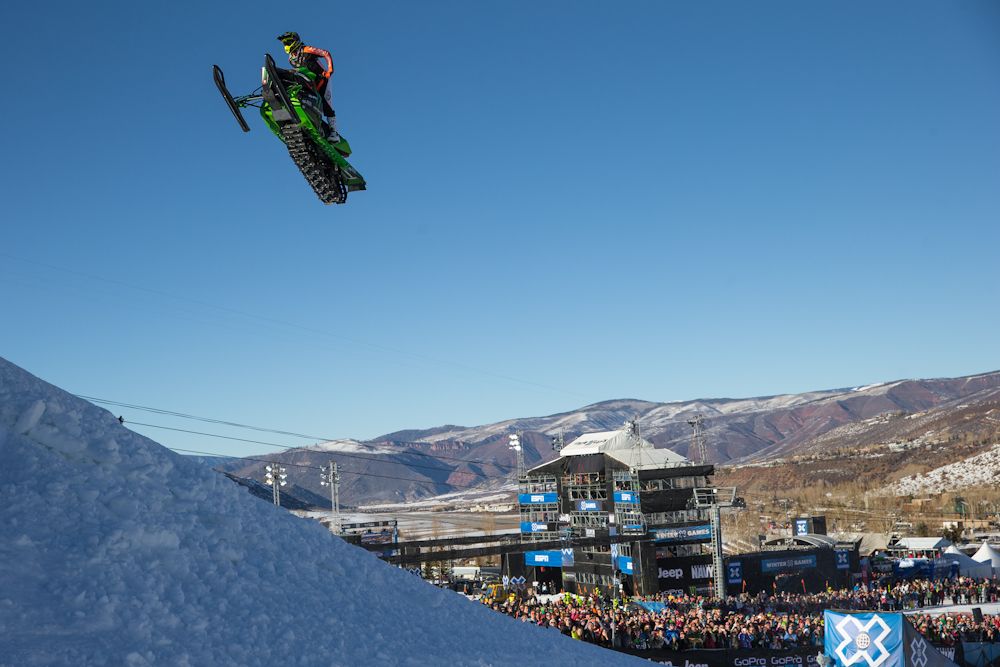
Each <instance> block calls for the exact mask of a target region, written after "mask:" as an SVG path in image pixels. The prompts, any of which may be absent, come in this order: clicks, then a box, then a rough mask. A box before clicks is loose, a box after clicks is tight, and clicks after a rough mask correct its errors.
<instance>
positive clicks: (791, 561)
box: [760, 554, 816, 574]
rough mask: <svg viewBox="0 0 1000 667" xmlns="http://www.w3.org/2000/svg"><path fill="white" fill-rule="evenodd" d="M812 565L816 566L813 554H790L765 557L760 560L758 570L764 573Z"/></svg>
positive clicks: (812, 566) (786, 570)
mask: <svg viewBox="0 0 1000 667" xmlns="http://www.w3.org/2000/svg"><path fill="white" fill-rule="evenodd" d="M814 567H816V556H815V554H814V555H812V556H790V557H788V558H765V559H764V560H762V561H761V562H760V571H761V572H763V573H764V574H773V573H775V572H788V571H789V570H801V569H803V568H814Z"/></svg>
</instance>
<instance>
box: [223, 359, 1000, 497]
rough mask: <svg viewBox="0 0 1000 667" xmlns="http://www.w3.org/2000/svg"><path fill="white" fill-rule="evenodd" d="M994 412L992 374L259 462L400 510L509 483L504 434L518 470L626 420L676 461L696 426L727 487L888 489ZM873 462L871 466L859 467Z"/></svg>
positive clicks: (949, 451) (990, 422)
mask: <svg viewBox="0 0 1000 667" xmlns="http://www.w3.org/2000/svg"><path fill="white" fill-rule="evenodd" d="M998 404H1000V372H991V373H983V374H979V375H973V376H968V377H960V378H938V379H930V380H899V381H894V382H887V383H882V384H876V385H869V386H864V387H854V388H844V389H828V390H820V391H813V392H806V393H801V394H783V395H778V396H764V397H755V398H735V399H734V398H708V399H696V400H691V401H680V402H672V403H654V402H650V401H642V400H636V399H616V400H609V401H603V402H601V403H595V404H593V405H588V406H585V407H582V408H580V409H579V410H574V411H571V412H564V413H560V414H555V415H549V416H545V417H526V418H519V419H510V420H507V421H502V422H497V423H494V424H487V425H483V426H469V427H466V426H440V427H436V428H431V429H424V430H416V429H414V430H404V431H397V432H395V433H391V434H387V435H385V436H382V437H379V438H375V439H374V440H371V441H368V442H359V441H355V440H341V441H334V442H330V443H324V444H323V445H319V446H314V447H309V448H299V449H294V450H289V451H287V452H282V453H280V454H276V455H270V456H267V457H266V458H268V459H272V460H281V461H285V462H289V463H293V464H296V467H292V466H289V470H288V474H289V480H290V481H291V482H293V483H294V484H295V485H296V486H297V487H300V488H301V489H303V490H306V491H310V492H312V493H313V494H315V496H317V497H328V494H327V493H326V492H325V489H324V488H323V487H321V486H320V483H319V482H320V477H319V471H318V470H316V469H313V470H310V469H309V466H312V467H314V468H318V467H319V466H320V465H324V464H326V463H327V462H328V461H329V460H330V459H331V458H334V459H336V460H337V461H338V464H339V465H340V467H341V469H342V471H343V475H342V479H343V484H342V487H341V499H342V501H343V502H345V503H348V504H354V503H359V502H363V503H372V502H400V501H407V500H414V499H419V498H424V497H427V496H432V495H440V494H443V493H450V492H454V491H460V490H463V489H465V488H467V487H471V486H485V487H490V486H498V485H499V484H500V483H501V482H502V481H503V480H504V479H505V478H508V479H509V477H510V475H511V471H512V470H513V467H514V464H515V459H514V454H513V452H512V451H510V449H509V448H508V439H507V436H508V435H509V434H511V433H514V432H518V433H520V434H521V442H522V445H523V448H524V457H525V462H526V463H527V465H528V466H529V467H531V466H534V465H537V464H539V463H543V462H545V461H548V460H551V459H552V458H554V457H555V453H554V452H553V451H552V448H551V444H550V443H551V438H552V437H553V436H555V435H559V434H562V435H563V437H564V438H565V440H566V442H569V441H570V440H572V439H573V438H575V437H576V436H578V435H580V434H582V433H588V432H593V431H605V430H612V429H617V428H619V427H621V426H622V424H624V422H625V421H627V420H632V419H637V420H638V421H639V425H640V428H641V431H642V435H643V437H644V438H645V439H647V440H649V441H650V442H652V443H653V444H655V445H656V446H658V447H666V448H669V449H671V450H673V451H675V452H678V453H680V454H682V455H685V456H688V455H689V452H688V449H689V447H690V446H691V427H690V426H689V425H688V424H687V421H688V420H689V419H691V418H693V417H694V416H695V415H701V416H702V419H703V423H704V427H703V428H704V440H705V443H706V445H707V449H708V459H709V461H710V462H713V463H716V464H717V465H726V466H737V467H734V468H733V469H732V471H731V472H726V473H725V475H727V478H731V479H733V480H738V479H741V477H742V476H743V475H742V474H741V473H739V472H738V471H739V470H741V469H745V470H751V469H757V468H758V467H759V466H760V465H761V464H768V469H771V470H775V467H774V465H773V463H774V462H775V461H782V462H788V461H790V460H798V459H800V458H802V457H806V458H809V457H812V458H813V459H816V461H817V463H816V466H814V467H816V470H817V471H819V470H823V471H825V472H808V470H806V469H803V470H799V471H798V472H797V473H796V474H797V475H799V476H800V477H801V476H802V475H806V478H807V479H818V478H822V476H824V475H825V476H827V477H831V478H837V477H843V476H847V475H851V476H853V477H854V478H857V474H855V473H853V472H851V471H852V470H853V468H852V467H851V466H834V467H831V466H830V465H826V466H825V467H824V466H823V465H821V464H820V463H819V461H821V460H824V459H826V460H827V461H828V462H829V459H831V458H844V457H846V458H848V459H851V458H857V457H856V456H855V455H857V454H860V453H864V456H871V457H872V458H871V460H870V461H869V463H868V464H866V466H865V468H864V469H865V470H867V471H871V472H872V474H876V473H875V471H877V474H878V475H880V479H886V480H889V479H890V478H894V477H893V475H894V474H895V473H896V472H899V471H903V470H905V469H906V468H907V467H908V466H911V464H912V463H913V461H911V459H913V458H914V457H915V456H917V458H918V459H919V467H921V468H925V467H926V466H928V465H931V464H934V465H946V464H948V463H953V462H955V461H958V460H961V459H963V458H965V457H966V456H973V455H975V454H979V453H982V452H983V451H985V450H986V449H989V447H990V446H991V445H992V444H993V443H994V442H996V438H997V429H996V426H997V425H998V422H997V421H996V418H995V417H994V416H992V415H993V413H991V410H993V409H994V408H995V407H996V406H997V405H998ZM996 415H1000V412H997V413H996ZM917 441H920V442H923V443H925V444H927V443H931V441H933V447H928V448H925V449H921V450H918V449H917V448H916V447H915V446H912V443H913V442H917ZM907 443H910V445H907ZM881 449H884V450H885V451H884V452H880V451H879V450H881ZM869 450H871V451H869ZM848 455H850V456H848ZM258 458H260V457H258ZM876 459H877V460H878V461H877V464H873V463H871V461H874V460H876ZM859 460H860V459H859ZM796 465H799V464H796ZM802 465H805V464H802ZM297 466H307V467H305V468H302V467H297ZM748 466H749V467H748ZM219 467H221V468H223V469H225V470H227V471H229V472H231V473H233V474H235V475H237V476H241V477H252V478H255V479H262V477H263V464H261V463H260V462H259V461H253V462H249V461H245V460H240V459H237V460H234V461H231V462H227V463H224V464H223V465H221V466H219ZM807 468H808V466H807ZM734 483H735V482H734ZM746 483H749V482H748V481H747V480H744V484H746ZM302 495H306V494H302Z"/></svg>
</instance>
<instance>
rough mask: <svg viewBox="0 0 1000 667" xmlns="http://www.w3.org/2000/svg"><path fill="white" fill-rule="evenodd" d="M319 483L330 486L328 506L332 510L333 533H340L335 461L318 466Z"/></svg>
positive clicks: (338, 495)
mask: <svg viewBox="0 0 1000 667" xmlns="http://www.w3.org/2000/svg"><path fill="white" fill-rule="evenodd" d="M320 470H321V471H322V472H321V473H320V485H321V486H329V487H330V508H331V509H332V510H333V533H334V535H340V526H341V524H340V469H339V468H337V462H336V461H332V460H331V461H330V465H329V466H323V467H321V468H320Z"/></svg>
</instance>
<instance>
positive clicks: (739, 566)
mask: <svg viewBox="0 0 1000 667" xmlns="http://www.w3.org/2000/svg"><path fill="white" fill-rule="evenodd" d="M726 582H727V583H730V584H739V583H742V582H743V563H742V562H740V561H738V560H734V561H730V562H729V563H727V564H726Z"/></svg>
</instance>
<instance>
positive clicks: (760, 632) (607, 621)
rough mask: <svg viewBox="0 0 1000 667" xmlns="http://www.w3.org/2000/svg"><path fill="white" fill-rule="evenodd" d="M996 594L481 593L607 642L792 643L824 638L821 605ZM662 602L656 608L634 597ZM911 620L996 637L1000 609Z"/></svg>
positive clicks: (879, 589) (642, 645)
mask: <svg viewBox="0 0 1000 667" xmlns="http://www.w3.org/2000/svg"><path fill="white" fill-rule="evenodd" d="M997 601H1000V581H997V580H996V579H993V580H978V581H977V580H973V579H969V578H964V577H959V578H956V579H951V580H934V581H930V580H915V581H902V582H884V583H879V584H873V585H868V586H862V585H859V586H856V587H855V588H853V589H842V590H828V591H827V592H825V593H817V594H795V593H778V594H774V595H771V594H766V593H759V594H756V595H749V594H745V593H744V594H741V595H736V596H730V597H727V598H726V599H725V600H718V599H714V598H707V597H702V596H692V595H680V596H678V595H668V594H663V595H659V596H647V597H645V598H634V599H612V598H610V597H608V596H602V595H597V594H592V595H589V596H580V595H573V594H568V593H565V594H561V595H558V596H546V595H540V594H538V595H536V594H535V592H534V591H533V590H529V591H528V592H527V594H518V593H511V594H510V595H509V596H508V597H506V598H502V599H498V600H484V602H485V604H487V605H489V606H490V607H491V608H492V609H494V610H496V611H498V612H501V613H505V614H508V615H510V616H513V617H514V618H516V619H518V620H521V621H523V622H525V623H534V624H536V625H539V626H543V627H549V628H555V629H557V630H558V631H559V632H561V633H563V634H565V635H567V636H570V637H573V638H575V639H580V640H583V641H588V642H592V643H595V644H600V645H602V646H606V647H609V648H623V649H638V650H645V649H673V650H686V649H698V648H705V649H710V648H733V649H776V650H782V649H790V648H795V647H816V648H817V650H820V649H821V647H822V646H823V611H824V610H825V609H845V610H862V609H864V610H876V611H904V610H911V609H920V608H923V607H930V606H936V605H941V604H983V603H988V602H997ZM643 602H645V603H649V602H654V603H661V604H662V607H661V605H660V604H654V605H647V606H651V607H660V608H658V609H657V610H655V611H651V610H650V609H648V608H645V607H643V606H642V605H641V604H639V603H643ZM910 619H911V622H912V623H913V625H914V627H916V628H917V630H918V631H920V632H921V633H922V634H924V636H926V637H927V639H928V640H930V641H931V642H933V643H936V644H941V645H954V644H955V643H956V642H958V641H986V642H1000V616H996V615H986V616H984V617H983V620H982V621H981V622H977V621H976V620H975V619H974V618H973V616H972V614H968V613H962V614H938V615H930V614H915V615H912V616H911V617H910Z"/></svg>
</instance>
